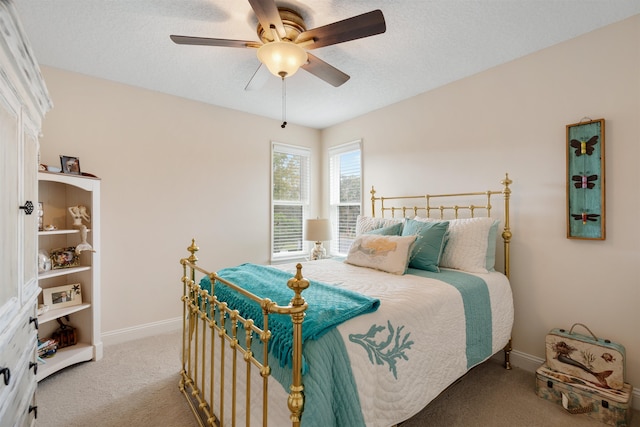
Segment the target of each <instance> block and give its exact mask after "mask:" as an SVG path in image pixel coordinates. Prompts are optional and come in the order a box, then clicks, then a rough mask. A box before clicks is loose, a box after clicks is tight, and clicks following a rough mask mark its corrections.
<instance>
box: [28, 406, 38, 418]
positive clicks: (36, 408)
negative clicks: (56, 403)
mask: <svg viewBox="0 0 640 427" xmlns="http://www.w3.org/2000/svg"><path fill="white" fill-rule="evenodd" d="M32 412H33V418H34V419H35V418H38V407H37V406H29V413H32Z"/></svg>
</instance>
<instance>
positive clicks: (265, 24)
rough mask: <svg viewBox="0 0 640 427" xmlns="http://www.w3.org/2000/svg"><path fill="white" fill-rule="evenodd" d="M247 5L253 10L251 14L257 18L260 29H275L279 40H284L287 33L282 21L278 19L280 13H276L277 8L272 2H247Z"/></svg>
mask: <svg viewBox="0 0 640 427" xmlns="http://www.w3.org/2000/svg"><path fill="white" fill-rule="evenodd" d="M249 4H250V5H251V8H252V9H253V12H254V13H255V14H256V16H257V17H258V21H259V22H260V25H262V28H264V29H265V30H266V29H267V28H271V27H275V29H276V31H277V32H278V35H279V36H280V38H282V39H283V38H285V37H286V35H287V31H286V30H285V28H284V24H283V23H282V19H281V18H280V12H278V6H276V3H275V2H274V1H273V0H249Z"/></svg>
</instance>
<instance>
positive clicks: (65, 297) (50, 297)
mask: <svg viewBox="0 0 640 427" xmlns="http://www.w3.org/2000/svg"><path fill="white" fill-rule="evenodd" d="M42 299H43V302H44V305H48V306H49V307H50V308H51V309H52V310H55V309H56V308H63V307H71V306H73V305H80V304H82V288H81V286H80V283H72V284H69V285H62V286H56V287H55V288H45V289H43V290H42Z"/></svg>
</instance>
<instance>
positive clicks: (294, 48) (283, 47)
mask: <svg viewBox="0 0 640 427" xmlns="http://www.w3.org/2000/svg"><path fill="white" fill-rule="evenodd" d="M258 59H259V60H260V62H262V63H263V64H264V65H266V66H267V68H268V69H269V71H270V72H271V74H273V75H275V76H279V77H282V78H284V77H290V76H293V75H294V74H295V73H296V71H298V68H300V67H301V66H302V65H304V64H305V63H306V62H307V52H306V51H305V50H304V49H303V48H301V47H300V46H298V45H297V44H295V43H292V42H287V41H274V42H270V43H266V44H263V45H262V46H260V48H259V49H258Z"/></svg>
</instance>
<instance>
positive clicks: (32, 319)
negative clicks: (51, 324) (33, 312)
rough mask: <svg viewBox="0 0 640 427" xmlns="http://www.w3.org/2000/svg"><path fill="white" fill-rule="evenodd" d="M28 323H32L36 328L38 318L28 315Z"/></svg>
mask: <svg viewBox="0 0 640 427" xmlns="http://www.w3.org/2000/svg"><path fill="white" fill-rule="evenodd" d="M29 323H34V324H35V325H34V326H35V327H36V329H38V318H37V317H29Z"/></svg>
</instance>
